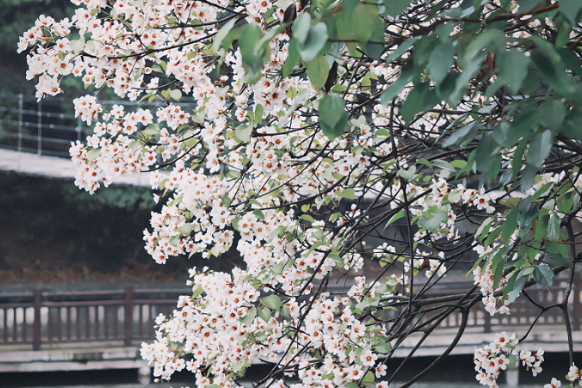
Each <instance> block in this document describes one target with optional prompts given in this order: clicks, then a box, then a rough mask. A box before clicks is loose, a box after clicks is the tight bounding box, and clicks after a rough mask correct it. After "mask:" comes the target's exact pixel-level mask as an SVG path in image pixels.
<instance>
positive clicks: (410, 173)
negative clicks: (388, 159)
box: [396, 166, 416, 181]
mask: <svg viewBox="0 0 582 388" xmlns="http://www.w3.org/2000/svg"><path fill="white" fill-rule="evenodd" d="M415 174H416V166H410V167H409V168H408V170H405V169H403V168H401V169H400V170H398V172H397V173H396V175H398V176H400V177H402V178H404V179H406V180H407V181H409V180H412V178H414V175H415Z"/></svg>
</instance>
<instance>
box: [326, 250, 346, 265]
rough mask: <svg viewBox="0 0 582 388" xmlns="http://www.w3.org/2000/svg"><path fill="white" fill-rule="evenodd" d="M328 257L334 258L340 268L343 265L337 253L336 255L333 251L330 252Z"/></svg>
mask: <svg viewBox="0 0 582 388" xmlns="http://www.w3.org/2000/svg"><path fill="white" fill-rule="evenodd" d="M328 257H329V258H330V259H332V260H334V261H335V262H336V263H338V265H339V266H340V267H342V268H343V267H344V265H345V263H344V260H343V259H342V258H341V257H340V256H339V255H336V254H335V253H330V254H329V255H328Z"/></svg>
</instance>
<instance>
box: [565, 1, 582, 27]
mask: <svg viewBox="0 0 582 388" xmlns="http://www.w3.org/2000/svg"><path fill="white" fill-rule="evenodd" d="M581 9H582V1H580V0H560V8H559V10H560V12H561V13H562V15H564V16H565V17H566V19H568V21H569V22H570V24H572V25H575V24H577V23H578V21H579V20H580V18H579V17H578V15H579V14H580V10H581Z"/></svg>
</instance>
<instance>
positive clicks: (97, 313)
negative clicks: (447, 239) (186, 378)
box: [0, 275, 582, 350]
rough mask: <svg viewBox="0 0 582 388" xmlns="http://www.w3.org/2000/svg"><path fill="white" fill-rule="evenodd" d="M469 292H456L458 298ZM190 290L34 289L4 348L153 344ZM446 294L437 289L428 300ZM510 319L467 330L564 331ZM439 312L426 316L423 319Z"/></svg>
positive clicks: (0, 328) (533, 311)
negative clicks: (160, 324)
mask: <svg viewBox="0 0 582 388" xmlns="http://www.w3.org/2000/svg"><path fill="white" fill-rule="evenodd" d="M575 279H576V281H575V284H574V288H573V290H572V293H571V295H570V319H571V322H572V326H573V329H574V330H580V320H581V319H580V318H581V316H580V315H581V307H582V306H581V304H580V291H581V290H580V276H578V275H577V276H576V277H575ZM565 289H566V279H556V282H555V286H554V287H553V288H552V290H551V291H549V290H545V289H542V288H530V289H528V290H527V292H528V296H529V297H530V298H531V299H532V300H533V301H534V302H536V303H537V304H539V305H541V306H549V305H554V304H557V303H560V302H561V300H562V298H563V295H564V292H565ZM466 291H468V290H464V289H457V290H455V291H454V293H463V292H466ZM189 293H191V289H188V288H186V289H133V288H132V287H126V288H125V289H123V290H112V291H75V292H46V291H41V290H40V289H36V290H34V291H33V292H29V293H14V294H3V295H0V346H1V345H17V344H30V345H32V348H33V349H34V350H39V349H41V346H42V345H43V344H58V343H74V342H91V341H120V342H123V344H124V345H126V346H129V345H131V344H132V342H133V341H134V340H153V339H154V337H155V334H154V328H153V327H154V321H155V318H156V317H157V316H158V315H159V314H160V313H162V314H164V315H169V314H171V313H172V311H173V310H174V309H175V308H176V302H177V300H178V296H180V295H188V294H189ZM439 295H445V294H444V293H443V290H434V291H430V292H429V293H427V295H426V297H434V296H439ZM510 309H511V311H512V314H511V315H508V316H507V315H496V316H495V317H491V316H490V315H489V313H488V312H486V311H485V310H484V308H483V305H482V304H481V303H477V304H476V305H475V306H473V308H472V309H471V312H470V314H469V318H468V322H467V327H468V328H474V329H475V328H478V329H479V330H481V331H482V332H484V333H490V332H492V331H494V328H495V327H504V326H521V327H527V326H529V325H531V324H532V323H534V321H537V323H538V324H540V325H544V326H545V325H549V326H554V325H555V326H559V327H560V330H563V327H564V317H563V315H562V312H561V310H560V309H558V308H553V309H550V310H548V311H546V312H545V314H543V315H542V316H539V312H540V311H541V310H540V309H539V308H538V307H536V306H535V305H534V304H532V303H531V302H530V301H529V300H528V299H527V298H519V299H517V300H516V301H515V302H514V303H513V304H511V305H510ZM438 312H439V311H429V312H425V314H424V316H423V318H422V319H423V320H426V319H431V318H432V317H434V316H435V314H437V313H438ZM399 313H400V311H398V309H397V310H384V312H383V314H382V317H383V319H386V320H389V319H391V318H395V317H396V316H397V315H399ZM460 321H461V317H460V315H459V314H451V315H450V316H448V317H447V318H446V319H445V320H444V321H443V322H441V324H440V326H439V327H440V328H443V329H446V328H455V327H458V325H459V323H460Z"/></svg>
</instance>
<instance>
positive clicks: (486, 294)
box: [473, 263, 510, 316]
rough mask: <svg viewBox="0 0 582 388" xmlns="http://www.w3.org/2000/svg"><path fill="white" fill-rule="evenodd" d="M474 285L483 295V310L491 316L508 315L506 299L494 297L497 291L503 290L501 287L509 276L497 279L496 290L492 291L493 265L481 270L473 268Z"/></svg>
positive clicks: (493, 279)
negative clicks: (497, 314)
mask: <svg viewBox="0 0 582 388" xmlns="http://www.w3.org/2000/svg"><path fill="white" fill-rule="evenodd" d="M473 276H474V278H475V284H478V285H479V287H480V289H481V294H482V295H483V299H482V301H483V304H484V305H485V310H486V311H487V312H489V314H491V316H493V315H494V314H495V313H500V314H508V315H509V313H510V311H509V307H508V303H507V300H508V297H506V298H505V299H503V297H502V296H495V293H496V292H497V291H501V290H503V287H504V286H505V285H506V284H507V281H508V280H509V274H507V275H503V276H501V277H500V279H499V284H498V286H497V288H495V289H494V281H495V274H494V273H493V265H492V264H491V263H489V264H487V265H486V266H485V267H484V268H483V269H481V268H475V269H474V270H473Z"/></svg>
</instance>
